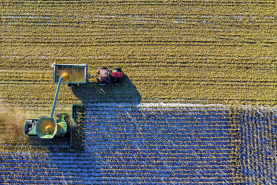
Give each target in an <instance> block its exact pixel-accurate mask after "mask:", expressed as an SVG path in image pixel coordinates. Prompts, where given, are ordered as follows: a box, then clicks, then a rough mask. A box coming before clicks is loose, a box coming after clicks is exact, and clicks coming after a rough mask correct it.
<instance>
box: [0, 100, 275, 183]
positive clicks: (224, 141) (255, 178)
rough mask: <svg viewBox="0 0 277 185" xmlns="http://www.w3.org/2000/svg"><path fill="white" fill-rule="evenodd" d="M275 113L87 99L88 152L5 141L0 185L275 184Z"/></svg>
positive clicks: (64, 142) (63, 143) (60, 142)
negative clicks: (128, 184)
mask: <svg viewBox="0 0 277 185" xmlns="http://www.w3.org/2000/svg"><path fill="white" fill-rule="evenodd" d="M275 117H276V111H275V110H270V109H252V108H250V107H240V108H236V107H233V108H231V107H227V106H220V105H201V104H199V105H188V104H154V103H152V104H126V103H114V104H111V103H109V104H107V103H97V104H95V103H94V104H87V105H86V106H85V114H84V118H83V119H84V121H85V124H84V128H83V129H84V130H83V131H84V132H83V133H84V138H83V149H84V151H82V152H80V153H75V154H72V153H69V152H68V151H69V140H68V138H56V139H53V140H38V139H36V138H30V139H29V141H28V146H27V145H25V144H24V143H26V141H22V142H18V143H17V144H16V146H13V148H12V146H11V145H10V144H8V143H1V156H0V157H1V160H2V161H3V163H2V165H1V168H0V169H1V170H0V177H1V179H3V180H1V181H0V183H13V184H22V183H41V182H42V181H43V182H44V183H72V184H76V183H77V184H78V183H80V184H118V183H127V182H133V183H141V184H157V183H160V184H161V183H173V184H174V183H175V184H178V183H182V184H222V183H225V184H258V183H261V184H264V183H269V184H275V183H276V160H275V159H274V156H275V154H276V147H275V144H274V143H275V142H274V140H275V139H276V135H277V133H276V129H275V126H274V125H275V124H276V120H275ZM245 120H246V121H245ZM247 120H248V121H247ZM241 121H243V123H242V122H241ZM253 123H254V125H253ZM257 134H258V135H257ZM34 149H35V150H34ZM14 151H17V152H14ZM15 168H16V170H13V169H15ZM11 171H12V172H11ZM26 175H28V178H25V177H24V176H26Z"/></svg>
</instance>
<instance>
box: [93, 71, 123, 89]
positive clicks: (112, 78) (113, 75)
mask: <svg viewBox="0 0 277 185" xmlns="http://www.w3.org/2000/svg"><path fill="white" fill-rule="evenodd" d="M97 73H98V75H99V77H98V78H97V82H98V84H99V85H106V84H107V83H109V82H113V83H114V84H115V85H120V82H121V81H122V80H123V79H124V73H123V72H122V71H121V68H120V67H115V68H114V70H108V69H107V68H106V67H98V69H97Z"/></svg>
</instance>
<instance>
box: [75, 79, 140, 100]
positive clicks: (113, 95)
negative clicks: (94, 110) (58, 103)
mask: <svg viewBox="0 0 277 185" xmlns="http://www.w3.org/2000/svg"><path fill="white" fill-rule="evenodd" d="M72 92H73V93H74V95H75V96H76V97H77V98H78V99H79V100H81V101H82V103H84V104H86V103H122V102H126V103H135V104H137V103H140V101H141V95H140V94H139V92H138V91H137V88H136V86H135V85H134V84H133V83H132V81H131V80H130V79H129V78H128V76H126V75H125V78H124V79H123V81H122V82H121V84H120V85H115V84H113V83H108V84H107V85H105V86H100V85H98V83H97V82H88V83H86V84H80V85H79V86H78V87H72Z"/></svg>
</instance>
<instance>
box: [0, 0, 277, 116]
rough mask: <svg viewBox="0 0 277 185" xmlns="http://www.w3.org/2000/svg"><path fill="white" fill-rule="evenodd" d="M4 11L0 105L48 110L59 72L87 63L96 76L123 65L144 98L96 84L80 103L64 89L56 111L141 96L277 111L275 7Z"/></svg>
mask: <svg viewBox="0 0 277 185" xmlns="http://www.w3.org/2000/svg"><path fill="white" fill-rule="evenodd" d="M0 5H1V14H2V19H1V22H2V23H1V38H2V39H1V63H0V79H1V85H0V92H1V97H0V98H1V99H2V101H3V102H5V103H8V104H10V105H12V106H16V107H20V108H24V109H26V110H29V109H34V108H35V109H36V110H45V111H49V110H50V108H51V105H52V102H53V99H54V95H55V90H56V84H53V77H52V73H53V71H52V70H51V69H50V66H51V64H52V63H58V64H66V63H68V64H72V63H73V64H81V63H85V64H88V68H89V73H90V74H92V75H96V69H97V67H100V66H106V67H108V68H113V67H117V66H120V67H122V70H123V71H124V73H125V74H126V75H127V76H128V79H129V82H130V83H131V84H132V85H133V87H134V88H135V89H136V90H135V92H134V91H132V92H134V93H132V92H131V93H130V92H129V91H128V85H126V86H123V87H121V88H118V87H110V88H106V89H105V88H102V87H98V86H97V85H96V84H95V83H93V82H96V79H95V78H92V79H90V80H89V81H90V82H91V84H90V85H89V87H88V88H87V89H86V91H85V92H86V93H87V94H83V95H80V94H82V93H83V92H84V90H81V91H82V92H80V93H77V92H75V94H74V92H72V89H71V88H69V87H67V86H66V85H63V86H62V87H61V90H60V94H59V98H58V104H57V109H63V107H69V106H70V104H72V103H80V102H84V101H85V102H89V101H100V102H101V101H107V102H109V101H111V102H112V101H115V98H116V97H118V96H119V97H120V96H122V98H121V99H120V98H119V99H120V100H121V101H134V98H133V97H134V96H136V98H137V94H139V96H140V97H139V100H140V101H141V102H160V101H162V102H183V103H199V102H200V103H221V104H251V105H269V106H275V105H276V95H277V94H276V93H277V90H276V72H275V70H276V57H277V56H276V55H277V54H276V53H277V52H276V32H277V31H276V30H277V29H276V23H277V22H276V15H277V12H276V3H275V1H268V0H259V1H248V0H239V1H229V0H223V1H204V0H198V1H156V0H155V1H154V0H153V1H151V0H149V1H118V0H115V1H102V0H101V1H25V0H24V1H10V0H9V1H8V0H3V1H1V4H0ZM125 88H126V89H125ZM75 91H77V90H75ZM114 91H115V92H118V93H117V95H115V94H114V93H113V92H114ZM76 94H78V95H76ZM126 94H127V95H128V96H125V95H126ZM80 96H82V98H80Z"/></svg>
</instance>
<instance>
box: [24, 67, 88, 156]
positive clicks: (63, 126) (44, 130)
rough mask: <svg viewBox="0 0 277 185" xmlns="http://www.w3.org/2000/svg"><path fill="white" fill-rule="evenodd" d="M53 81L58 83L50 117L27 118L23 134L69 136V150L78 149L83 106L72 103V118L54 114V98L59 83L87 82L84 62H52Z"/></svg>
mask: <svg viewBox="0 0 277 185" xmlns="http://www.w3.org/2000/svg"><path fill="white" fill-rule="evenodd" d="M52 68H53V82H54V83H58V87H57V91H56V95H55V98H54V103H53V106H52V111H51V115H50V117H41V118H39V119H27V120H26V122H25V126H24V134H25V135H27V136H29V137H39V138H41V139H52V138H54V137H65V135H69V136H70V151H78V150H81V148H82V146H81V145H82V122H83V116H84V107H83V105H82V104H73V105H72V118H70V116H69V115H68V114H67V113H58V114H55V116H56V118H53V114H54V111H55V106H56V100H57V98H58V94H59V90H60V85H61V84H62V83H64V84H68V86H71V87H76V86H78V85H79V84H82V83H87V65H86V64H80V65H75V64H53V65H52Z"/></svg>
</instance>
